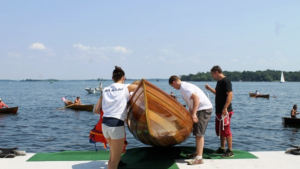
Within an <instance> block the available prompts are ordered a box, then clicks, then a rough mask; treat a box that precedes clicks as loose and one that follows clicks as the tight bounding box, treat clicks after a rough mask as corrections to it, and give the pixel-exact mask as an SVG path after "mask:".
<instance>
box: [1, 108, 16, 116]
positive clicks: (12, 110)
mask: <svg viewBox="0 0 300 169" xmlns="http://www.w3.org/2000/svg"><path fill="white" fill-rule="evenodd" d="M17 112H18V107H10V108H2V109H0V114H17Z"/></svg>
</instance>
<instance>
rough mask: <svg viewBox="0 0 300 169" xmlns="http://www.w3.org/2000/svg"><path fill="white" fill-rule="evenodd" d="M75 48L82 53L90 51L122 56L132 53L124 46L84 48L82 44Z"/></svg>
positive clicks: (76, 45) (74, 45)
mask: <svg viewBox="0 0 300 169" xmlns="http://www.w3.org/2000/svg"><path fill="white" fill-rule="evenodd" d="M73 47H74V48H77V49H79V50H82V51H88V52H94V53H104V52H117V53H122V54H130V53H132V50H130V49H127V48H126V47H123V46H115V47H111V46H106V47H98V48H97V47H90V46H84V45H82V44H81V43H78V44H73Z"/></svg>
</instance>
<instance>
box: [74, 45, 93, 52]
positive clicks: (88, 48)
mask: <svg viewBox="0 0 300 169" xmlns="http://www.w3.org/2000/svg"><path fill="white" fill-rule="evenodd" d="M73 47H75V48H78V49H80V50H84V51H87V50H90V49H91V47H89V46H84V45H82V44H81V43H78V44H74V45H73Z"/></svg>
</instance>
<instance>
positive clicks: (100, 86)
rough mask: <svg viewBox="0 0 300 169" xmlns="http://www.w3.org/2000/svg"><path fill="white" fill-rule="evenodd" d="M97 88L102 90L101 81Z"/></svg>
mask: <svg viewBox="0 0 300 169" xmlns="http://www.w3.org/2000/svg"><path fill="white" fill-rule="evenodd" d="M99 89H100V90H101V91H102V83H100V84H99Z"/></svg>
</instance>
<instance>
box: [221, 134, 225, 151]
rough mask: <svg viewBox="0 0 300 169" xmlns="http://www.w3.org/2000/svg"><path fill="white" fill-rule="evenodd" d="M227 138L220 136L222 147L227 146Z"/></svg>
mask: <svg viewBox="0 0 300 169" xmlns="http://www.w3.org/2000/svg"><path fill="white" fill-rule="evenodd" d="M225 140H226V138H225V137H223V136H220V141H221V148H225Z"/></svg>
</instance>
